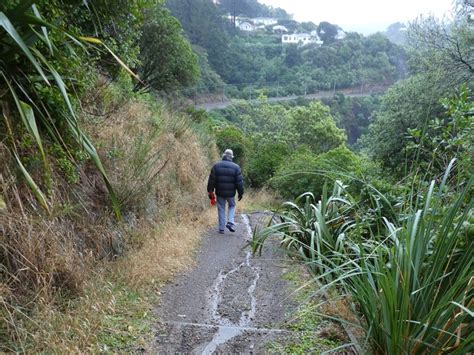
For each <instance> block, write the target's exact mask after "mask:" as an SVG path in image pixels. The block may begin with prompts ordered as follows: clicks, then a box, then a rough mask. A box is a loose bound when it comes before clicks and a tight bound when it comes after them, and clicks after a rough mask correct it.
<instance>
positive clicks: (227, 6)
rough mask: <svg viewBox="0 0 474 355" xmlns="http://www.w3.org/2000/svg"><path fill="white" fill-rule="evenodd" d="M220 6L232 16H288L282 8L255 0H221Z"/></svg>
mask: <svg viewBox="0 0 474 355" xmlns="http://www.w3.org/2000/svg"><path fill="white" fill-rule="evenodd" d="M220 6H221V7H222V11H225V13H229V14H231V15H232V16H245V17H251V18H254V17H275V18H290V15H289V14H288V13H287V12H286V11H285V10H283V9H282V8H279V7H277V8H273V7H271V6H267V5H265V4H261V3H259V2H258V1H257V0H221V1H220Z"/></svg>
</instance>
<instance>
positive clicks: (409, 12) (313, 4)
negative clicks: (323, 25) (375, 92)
mask: <svg viewBox="0 0 474 355" xmlns="http://www.w3.org/2000/svg"><path fill="white" fill-rule="evenodd" d="M259 1H260V2H261V3H264V4H267V5H272V6H274V7H281V8H283V9H285V10H286V11H287V12H289V13H290V14H293V15H294V19H295V20H298V21H312V22H315V23H319V22H321V21H328V22H331V23H333V24H336V25H339V26H341V27H342V28H343V29H344V30H350V31H357V32H362V33H364V34H369V33H373V32H376V31H382V30H385V29H386V28H387V26H388V25H390V24H392V23H394V22H398V21H400V22H407V21H410V20H413V19H414V18H416V17H417V16H418V15H420V14H433V15H435V16H437V17H442V16H443V15H445V14H448V13H449V12H450V10H451V8H452V2H453V1H452V0H259Z"/></svg>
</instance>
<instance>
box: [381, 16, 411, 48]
mask: <svg viewBox="0 0 474 355" xmlns="http://www.w3.org/2000/svg"><path fill="white" fill-rule="evenodd" d="M384 35H385V36H386V37H387V38H388V39H389V40H390V41H392V42H393V43H396V44H398V45H400V46H403V45H405V44H406V42H407V26H405V24H403V23H401V22H395V23H392V24H391V25H390V26H388V27H387V29H386V30H385V32H384Z"/></svg>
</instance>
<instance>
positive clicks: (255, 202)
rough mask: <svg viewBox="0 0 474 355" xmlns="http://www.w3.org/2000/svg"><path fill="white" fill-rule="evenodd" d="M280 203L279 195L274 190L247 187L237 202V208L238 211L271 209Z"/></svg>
mask: <svg viewBox="0 0 474 355" xmlns="http://www.w3.org/2000/svg"><path fill="white" fill-rule="evenodd" d="M281 203H282V200H281V197H280V196H278V194H277V193H276V192H275V191H272V190H268V189H261V190H252V189H248V190H247V191H246V192H245V194H244V198H243V199H242V200H241V201H240V202H239V203H238V204H237V209H238V211H239V212H254V211H262V210H273V209H276V208H277V207H278V206H280V205H281Z"/></svg>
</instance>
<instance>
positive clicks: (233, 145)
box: [216, 126, 250, 167]
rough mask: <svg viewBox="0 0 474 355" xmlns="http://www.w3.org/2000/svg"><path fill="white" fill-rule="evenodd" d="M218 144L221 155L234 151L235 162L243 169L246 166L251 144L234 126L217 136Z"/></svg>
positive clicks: (224, 129)
mask: <svg viewBox="0 0 474 355" xmlns="http://www.w3.org/2000/svg"><path fill="white" fill-rule="evenodd" d="M216 144H217V147H218V149H219V153H221V154H222V153H223V152H224V150H226V149H232V151H233V152H234V157H235V159H234V162H236V163H237V164H239V165H240V166H241V167H243V166H244V165H245V161H246V158H247V153H248V151H249V148H250V142H249V141H248V139H247V137H245V135H244V133H243V132H242V131H241V130H240V129H238V128H237V127H234V126H228V127H225V128H223V129H221V130H220V131H219V132H217V134H216Z"/></svg>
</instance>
